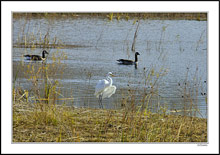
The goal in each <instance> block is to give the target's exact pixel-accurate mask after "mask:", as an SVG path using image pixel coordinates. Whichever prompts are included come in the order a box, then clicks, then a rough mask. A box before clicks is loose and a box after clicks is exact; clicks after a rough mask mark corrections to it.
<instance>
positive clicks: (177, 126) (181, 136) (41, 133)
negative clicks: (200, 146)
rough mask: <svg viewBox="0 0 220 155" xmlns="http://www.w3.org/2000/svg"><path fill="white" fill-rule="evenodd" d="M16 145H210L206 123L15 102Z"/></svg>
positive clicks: (193, 120) (168, 116)
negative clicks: (178, 143)
mask: <svg viewBox="0 0 220 155" xmlns="http://www.w3.org/2000/svg"><path fill="white" fill-rule="evenodd" d="M13 142H207V120H206V119H202V118H196V117H187V116H174V115H165V114H153V113H150V112H146V111H142V112H134V111H128V110H125V109H123V110H102V109H85V108H73V107H66V106H59V105H47V104H40V103H37V104H30V103H27V102H19V103H18V102H17V103H16V102H15V103H14V104H13Z"/></svg>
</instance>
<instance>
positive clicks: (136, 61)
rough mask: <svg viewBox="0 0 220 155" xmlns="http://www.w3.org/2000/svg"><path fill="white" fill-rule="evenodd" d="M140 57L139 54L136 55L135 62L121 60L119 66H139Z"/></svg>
mask: <svg viewBox="0 0 220 155" xmlns="http://www.w3.org/2000/svg"><path fill="white" fill-rule="evenodd" d="M138 55H140V54H139V53H138V52H136V53H135V60H134V61H133V60H127V59H119V60H117V61H118V62H119V64H122V65H137V63H138Z"/></svg>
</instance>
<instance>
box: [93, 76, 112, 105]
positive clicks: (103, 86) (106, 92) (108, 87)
mask: <svg viewBox="0 0 220 155" xmlns="http://www.w3.org/2000/svg"><path fill="white" fill-rule="evenodd" d="M110 76H114V75H113V74H112V73H111V72H109V73H108V74H107V77H106V79H103V80H99V82H98V83H97V85H96V88H95V94H94V95H95V96H96V97H97V98H99V102H100V104H101V105H102V99H104V98H106V97H108V98H109V97H111V96H112V95H113V94H114V93H115V91H116V86H114V85H112V83H113V81H112V78H110Z"/></svg>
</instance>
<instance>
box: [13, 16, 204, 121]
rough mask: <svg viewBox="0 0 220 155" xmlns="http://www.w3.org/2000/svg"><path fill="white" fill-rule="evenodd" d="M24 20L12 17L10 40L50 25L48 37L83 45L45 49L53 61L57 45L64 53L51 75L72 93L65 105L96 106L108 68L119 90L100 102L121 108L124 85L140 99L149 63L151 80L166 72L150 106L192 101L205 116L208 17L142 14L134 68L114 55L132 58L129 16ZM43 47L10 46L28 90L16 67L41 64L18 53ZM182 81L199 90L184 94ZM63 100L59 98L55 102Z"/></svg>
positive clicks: (66, 95) (65, 95) (19, 81)
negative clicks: (164, 17)
mask: <svg viewBox="0 0 220 155" xmlns="http://www.w3.org/2000/svg"><path fill="white" fill-rule="evenodd" d="M26 22H27V23H26V24H25V20H24V19H19V20H15V19H14V21H13V44H14V45H15V44H16V43H17V41H18V40H17V39H18V36H19V35H20V36H21V35H22V32H23V33H24V34H29V36H30V35H31V34H34V36H35V37H36V38H39V37H40V36H41V35H42V36H44V35H45V34H46V32H47V31H49V34H50V38H54V37H56V38H57V40H60V41H62V43H63V44H65V45H80V46H81V47H78V48H65V49H53V48H51V49H48V50H47V51H48V52H49V53H50V54H49V55H48V59H47V64H52V63H53V54H55V53H56V52H57V51H59V52H60V53H65V55H66V56H67V58H66V59H64V60H61V64H62V65H65V66H64V68H62V72H63V74H62V75H61V74H53V76H52V77H49V78H50V79H51V80H58V81H59V83H60V84H61V85H60V90H61V92H62V95H63V96H62V98H72V97H73V98H74V100H73V101H72V100H71V101H68V100H67V101H66V104H67V105H74V106H77V107H81V106H86V107H91V108H99V104H98V99H97V98H95V96H94V92H95V85H96V83H97V82H98V80H100V79H103V78H105V77H106V74H107V73H108V72H110V71H111V72H112V73H114V74H115V75H116V77H113V85H115V86H116V87H117V90H116V94H114V95H113V96H112V97H111V98H108V99H104V100H103V105H104V107H105V108H111V109H117V108H120V107H121V104H120V103H121V101H122V100H123V99H124V98H126V96H129V95H128V94H129V91H128V90H136V91H130V92H132V93H133V94H134V95H135V99H136V103H140V102H141V99H142V97H143V93H144V89H146V90H147V92H149V91H150V90H151V88H150V85H151V84H150V82H149V81H148V83H147V84H146V85H145V81H146V80H145V76H146V75H148V74H147V73H148V72H149V70H151V69H153V71H154V73H155V74H154V76H152V78H151V80H152V81H151V82H152V83H153V82H154V81H155V80H156V78H157V76H156V74H157V73H159V72H161V70H163V71H165V72H166V74H165V75H163V76H161V77H160V79H159V80H158V81H157V88H158V89H157V90H158V94H159V99H158V98H156V99H154V98H153V100H155V101H152V107H158V105H160V106H167V107H168V109H169V110H170V112H172V111H173V110H175V109H177V110H178V109H183V107H184V104H185V106H186V103H187V106H190V105H192V104H193V105H196V106H197V107H198V108H199V110H200V113H197V116H198V117H207V114H206V113H207V111H206V109H207V104H206V97H207V82H204V81H207V32H206V31H207V22H206V21H188V20H141V21H140V26H139V30H138V33H137V38H136V44H135V51H138V52H139V53H140V56H139V57H138V58H139V63H138V68H137V69H135V67H134V66H124V65H118V64H117V61H116V60H117V59H121V58H122V59H123V58H125V59H132V60H134V53H133V52H132V51H131V46H132V42H133V37H134V33H135V30H136V26H137V23H136V24H134V23H133V20H128V21H126V20H120V21H116V20H113V21H111V22H110V21H108V20H103V19H94V18H91V19H87V18H83V19H65V20H61V19H59V20H56V19H55V20H46V19H29V20H28V21H26ZM24 25H25V26H24ZM22 27H24V29H22ZM41 52H42V49H39V48H36V49H34V50H32V49H31V48H26V49H24V48H13V58H12V59H13V73H14V74H13V76H15V75H16V73H18V76H17V80H16V85H17V86H20V87H22V88H23V89H28V90H30V91H31V86H32V83H31V82H30V81H28V80H27V77H26V76H25V74H24V73H23V71H21V72H18V70H21V68H24V67H23V66H22V64H23V65H24V66H27V65H28V64H30V63H31V64H32V65H35V66H41V65H42V63H41V62H27V61H24V60H23V58H22V55H24V54H27V53H28V54H39V55H41ZM60 66H61V65H60ZM60 66H58V68H59V67H60ZM58 73H59V72H58ZM186 77H187V78H186ZM186 79H187V81H186ZM185 83H186V84H185ZM185 87H186V88H188V89H190V90H191V91H192V90H196V88H198V89H197V90H198V92H197V95H195V94H196V91H194V96H191V99H192V100H190V101H189V100H188V99H187V97H186V96H183V95H184V88H185ZM204 93H205V94H206V95H203V94H204ZM157 96H158V95H157ZM60 97H61V96H60ZM61 103H63V101H58V102H57V104H61ZM153 104H154V105H153ZM157 110H158V109H157ZM180 114H182V113H181V112H180Z"/></svg>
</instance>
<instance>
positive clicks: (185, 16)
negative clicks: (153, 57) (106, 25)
mask: <svg viewBox="0 0 220 155" xmlns="http://www.w3.org/2000/svg"><path fill="white" fill-rule="evenodd" d="M23 17H25V18H50V19H51V18H104V19H109V20H112V19H117V20H120V19H125V20H128V19H135V18H140V19H153V20H154V19H156V20H199V21H200V20H207V13H204V12H196V13H190V12H189V13H186V12H166V13H165V12H149V13H144V12H142V13H129V12H103V13H101V12H93V13H87V12H84V13H77V12H73V13H71V12H69V13H60V12H54V13H49V12H35V13H34V12H33V13H24V12H21V13H18V12H15V13H13V18H15V19H16V18H23Z"/></svg>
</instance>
